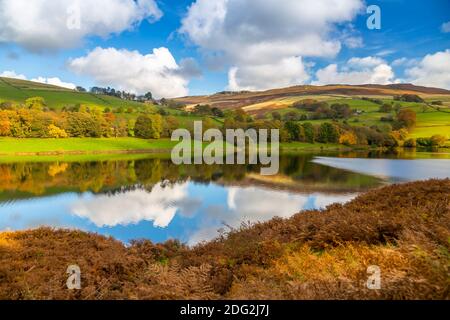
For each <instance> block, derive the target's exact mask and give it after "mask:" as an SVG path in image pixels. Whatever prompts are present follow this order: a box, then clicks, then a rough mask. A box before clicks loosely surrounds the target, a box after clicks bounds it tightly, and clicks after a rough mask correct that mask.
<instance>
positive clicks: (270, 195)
mask: <svg viewBox="0 0 450 320" xmlns="http://www.w3.org/2000/svg"><path fill="white" fill-rule="evenodd" d="M380 157H382V158H384V159H380ZM397 158H404V156H398V155H374V154H318V155H296V156H282V158H281V164H280V173H279V175H277V176H273V177H262V176H260V175H259V169H260V168H259V167H258V166H225V165H223V166H182V167H178V166H175V165H173V164H172V163H171V162H170V160H167V159H159V158H146V157H144V156H132V157H131V156H130V157H128V159H124V160H101V161H100V160H99V161H84V162H69V161H63V160H61V161H58V162H19V163H0V177H1V180H0V230H22V229H28V228H35V227H39V226H52V227H65V228H76V229H81V230H85V231H93V232H97V233H100V234H103V235H110V236H113V237H115V238H117V239H119V240H122V241H124V242H129V241H130V240H132V239H139V238H146V239H150V240H152V241H155V242H161V241H165V240H167V239H170V238H176V239H180V240H181V241H183V242H185V243H188V244H191V245H192V244H196V243H198V242H200V241H204V240H210V239H212V238H214V237H216V236H217V235H218V234H219V231H220V229H221V228H224V226H231V227H237V226H239V225H240V224H241V223H243V222H255V221H266V220H269V219H271V218H273V217H274V216H279V217H290V216H291V215H293V214H295V213H297V212H299V211H301V210H304V209H314V208H324V207H326V206H327V205H329V204H331V203H335V202H346V201H349V200H351V199H353V198H354V197H356V196H357V195H358V194H360V193H361V192H364V191H367V190H370V189H372V188H375V187H378V186H381V185H384V184H388V183H392V182H402V181H411V180H421V179H428V178H444V177H450V160H449V159H441V160H437V159H420V160H404V159H397Z"/></svg>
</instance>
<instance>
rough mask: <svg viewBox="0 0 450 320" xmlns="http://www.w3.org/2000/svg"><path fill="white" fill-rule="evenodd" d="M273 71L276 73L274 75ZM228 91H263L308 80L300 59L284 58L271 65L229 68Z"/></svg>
mask: <svg viewBox="0 0 450 320" xmlns="http://www.w3.org/2000/svg"><path fill="white" fill-rule="evenodd" d="M274 70H276V72H275V73H274ZM228 79H229V85H228V89H229V90H233V91H239V90H264V89H270V88H273V87H277V88H281V87H287V86H289V85H291V84H293V83H304V82H305V81H307V80H308V79H309V75H308V73H307V72H306V70H305V67H304V65H303V63H302V59H301V58H295V57H291V58H285V59H283V60H280V61H279V62H275V63H272V64H264V65H263V64H260V65H247V66H243V67H234V68H231V69H230V71H229V75H228Z"/></svg>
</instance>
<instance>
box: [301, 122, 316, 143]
mask: <svg viewBox="0 0 450 320" xmlns="http://www.w3.org/2000/svg"><path fill="white" fill-rule="evenodd" d="M303 130H304V132H305V141H306V142H309V143H314V141H315V139H316V134H315V130H314V126H313V125H312V124H311V123H309V122H307V123H304V124H303Z"/></svg>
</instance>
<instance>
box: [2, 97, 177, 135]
mask: <svg viewBox="0 0 450 320" xmlns="http://www.w3.org/2000/svg"><path fill="white" fill-rule="evenodd" d="M135 126H136V127H137V130H136V128H135ZM176 127H178V121H177V119H176V118H174V117H171V116H168V117H164V118H163V117H162V116H161V115H159V114H142V115H140V116H139V117H138V119H137V121H136V123H134V121H132V120H128V121H127V120H126V119H125V118H123V117H119V116H117V115H115V114H114V113H112V112H111V111H110V110H106V109H105V110H102V109H100V108H95V107H88V106H85V105H78V106H74V107H66V108H64V109H63V110H61V111H54V110H50V109H48V108H47V107H46V104H45V101H44V99H43V98H41V97H33V98H29V99H27V100H26V101H25V103H24V104H23V105H15V104H12V103H2V104H1V105H0V136H3V137H14V138H69V137H80V138H84V137H89V138H101V137H106V138H110V137H126V136H134V135H136V136H138V137H142V138H151V139H158V138H160V137H169V136H170V134H171V133H172V131H173V130H174V129H175V128H176ZM135 131H137V132H135Z"/></svg>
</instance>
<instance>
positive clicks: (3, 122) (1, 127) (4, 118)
mask: <svg viewBox="0 0 450 320" xmlns="http://www.w3.org/2000/svg"><path fill="white" fill-rule="evenodd" d="M9 135H11V122H10V120H9V116H8V112H7V111H0V136H3V137H7V136H9Z"/></svg>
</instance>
